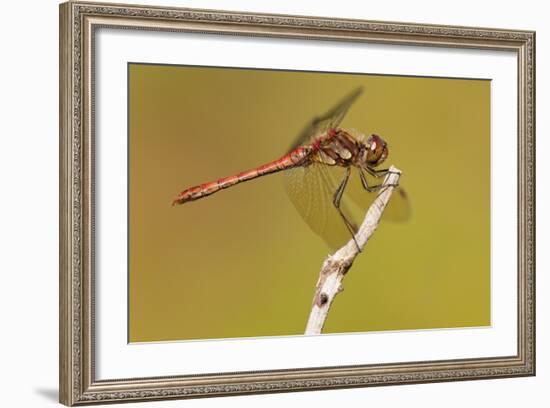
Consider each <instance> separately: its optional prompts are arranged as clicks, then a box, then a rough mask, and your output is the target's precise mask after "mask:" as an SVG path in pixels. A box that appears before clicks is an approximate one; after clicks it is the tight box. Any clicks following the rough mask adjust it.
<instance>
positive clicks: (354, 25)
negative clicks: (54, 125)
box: [59, 1, 535, 406]
mask: <svg viewBox="0 0 550 408" xmlns="http://www.w3.org/2000/svg"><path fill="white" fill-rule="evenodd" d="M105 27H107V28H110V29H117V30H118V29H120V30H142V31H145V32H163V33H169V32H175V33H200V34H216V35H231V36H237V37H239V38H241V37H242V38H249V37H255V38H284V39H300V40H308V41H309V40H311V41H314V40H323V41H334V42H335V43H337V44H340V43H344V44H346V43H348V44H349V43H373V44H381V45H388V46H391V45H395V46H420V47H424V46H429V47H441V48H445V49H449V50H454V49H456V50H464V49H466V50H471V49H474V50H493V51H495V50H496V51H506V52H511V53H514V54H515V55H516V57H517V73H518V75H517V108H518V110H517V123H518V126H517V163H518V166H517V193H518V194H517V205H518V207H517V226H518V228H517V305H516V306H517V352H516V353H515V354H513V355H504V356H502V355H494V356H490V357H481V358H464V359H463V358H460V359H445V360H429V361H415V362H402V363H401V362H388V363H384V364H361V363H358V364H355V365H341V366H326V367H324V366H322V365H319V366H315V367H307V368H300V369H296V368H288V369H275V370H259V371H239V372H236V371H235V370H234V371H231V370H228V371H227V372H225V371H224V372H217V373H209V374H202V373H195V374H186V375H176V376H163V375H161V376H151V377H132V378H113V379H103V378H101V379H99V378H97V375H96V368H97V367H96V364H97V363H96V356H97V353H98V350H97V348H96V342H95V338H96V323H97V322H96V316H95V305H96V297H97V295H98V293H97V287H96V283H97V281H96V275H95V273H96V269H95V268H96V252H95V243H94V242H95V211H96V208H95V194H96V190H97V188H98V187H99V186H97V185H96V176H95V167H94V166H95V163H96V160H97V159H98V158H97V157H96V151H95V142H96V136H95V132H96V122H95V119H94V115H95V109H96V106H95V99H94V98H95V88H94V86H95V47H96V43H95V36H96V32H97V30H99V29H101V28H105ZM59 256H60V258H59V259H60V332H59V335H60V382H59V383H60V402H62V403H63V404H65V405H69V406H72V405H80V404H91V403H108V402H130V401H148V400H158V399H177V398H193V397H205V396H222V395H238V394H254V393H270V392H282V391H305V390H319V389H336V388H349V387H364V386H375V385H392V384H408V383H424V382H434V381H452V380H470V379H487V378H504V377H519V376H532V375H535V33H534V32H532V31H518V30H506V29H489V28H471V27H456V26H439V25H424V24H413V23H396V22H375V21H362V20H346V19H332V18H320V17H304V16H288V15H268V14H252V13H240V12H229V11H214V10H196V9H182V8H168V7H150V6H135V5H114V4H112V5H111V4H110V5H107V4H101V3H88V2H72V1H71V2H67V3H63V4H61V5H60V255H59Z"/></svg>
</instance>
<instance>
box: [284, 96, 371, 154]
mask: <svg viewBox="0 0 550 408" xmlns="http://www.w3.org/2000/svg"><path fill="white" fill-rule="evenodd" d="M362 92H363V89H362V88H357V89H355V90H354V91H353V92H351V93H350V94H349V95H347V96H346V97H345V98H344V99H342V100H341V101H340V102H339V103H338V104H337V105H336V106H334V107H333V108H332V109H330V110H329V111H328V112H326V113H325V114H323V115H320V116H318V117H316V118H314V119H313V120H312V121H311V122H310V123H308V124H307V125H306V127H305V128H304V129H303V130H302V132H301V133H300V134H299V135H298V137H297V138H296V139H295V140H294V143H293V144H292V146H290V149H289V151H291V150H293V149H295V148H296V147H298V146H301V145H303V144H305V143H307V142H309V141H310V140H311V139H312V138H313V137H315V136H317V135H319V134H321V133H324V132H326V131H327V130H328V129H331V128H332V129H334V128H337V127H338V126H339V125H340V123H341V122H342V120H343V119H344V116H346V113H347V112H348V110H349V108H350V107H351V105H353V103H354V102H355V100H356V99H357V98H358V97H359V95H361V93H362Z"/></svg>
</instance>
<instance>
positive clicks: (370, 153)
mask: <svg viewBox="0 0 550 408" xmlns="http://www.w3.org/2000/svg"><path fill="white" fill-rule="evenodd" d="M365 146H366V148H367V154H366V162H367V164H368V165H369V166H372V167H376V166H378V165H380V164H382V163H383V162H384V160H386V158H387V157H388V153H389V151H388V144H387V143H386V141H385V140H384V139H382V138H381V137H380V136H378V135H375V134H372V135H370V136H369V138H368V139H367V142H366V143H365Z"/></svg>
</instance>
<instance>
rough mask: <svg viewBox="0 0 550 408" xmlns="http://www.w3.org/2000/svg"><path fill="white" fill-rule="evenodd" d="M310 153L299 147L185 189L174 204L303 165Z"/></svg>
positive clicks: (196, 198)
mask: <svg viewBox="0 0 550 408" xmlns="http://www.w3.org/2000/svg"><path fill="white" fill-rule="evenodd" d="M308 155H309V150H308V149H307V148H305V147H298V148H296V149H294V150H293V151H291V152H290V153H288V154H286V155H284V156H283V157H281V158H280V159H278V160H275V161H272V162H269V163H266V164H264V165H262V166H259V167H256V168H253V169H250V170H246V171H243V172H241V173H238V174H235V175H233V176H228V177H222V178H220V179H218V180H216V181H212V182H210V183H204V184H200V185H198V186H194V187H190V188H188V189H186V190H183V191H182V192H181V193H180V194H178V196H177V197H176V199H175V200H174V201H173V202H172V205H175V204H183V203H186V202H188V201H194V200H198V199H199V198H203V197H207V196H209V195H211V194H214V193H216V192H218V191H220V190H223V189H226V188H228V187H231V186H234V185H235V184H238V183H242V182H244V181H248V180H252V179H255V178H257V177H260V176H264V175H266V174H271V173H276V172H278V171H282V170H286V169H290V168H292V167H296V166H300V165H303V164H304V161H305V160H307V158H308Z"/></svg>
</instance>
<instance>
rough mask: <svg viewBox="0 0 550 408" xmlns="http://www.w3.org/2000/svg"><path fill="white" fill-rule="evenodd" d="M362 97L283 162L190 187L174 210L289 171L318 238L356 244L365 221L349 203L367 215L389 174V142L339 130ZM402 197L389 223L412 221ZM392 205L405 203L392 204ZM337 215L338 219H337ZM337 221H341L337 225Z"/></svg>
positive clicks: (310, 130)
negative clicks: (354, 179)
mask: <svg viewBox="0 0 550 408" xmlns="http://www.w3.org/2000/svg"><path fill="white" fill-rule="evenodd" d="M361 92H362V90H361V88H359V89H356V90H355V91H353V92H352V93H351V94H349V95H348V96H347V97H346V98H344V99H343V100H342V101H341V102H340V103H338V104H337V105H336V106H335V107H334V108H333V109H331V110H330V111H328V112H327V113H325V114H324V115H321V116H319V117H317V118H315V119H314V120H313V121H312V122H311V123H310V124H308V125H307V126H306V128H305V129H304V130H303V131H302V133H301V134H300V135H299V137H298V138H297V139H296V142H295V143H294V144H293V146H292V147H291V149H290V151H289V152H288V153H287V154H285V155H284V156H282V157H281V158H279V159H277V160H275V161H272V162H269V163H266V164H264V165H262V166H259V167H256V168H253V169H250V170H246V171H243V172H241V173H238V174H235V175H233V176H229V177H223V178H220V179H218V180H216V181H212V182H209V183H204V184H200V185H197V186H194V187H190V188H187V189H186V190H183V191H182V192H181V193H180V194H178V196H177V197H176V198H175V199H174V201H173V203H172V205H176V204H183V203H186V202H188V201H194V200H198V199H199V198H203V197H207V196H209V195H211V194H214V193H216V192H218V191H220V190H223V189H225V188H228V187H231V186H234V185H236V184H239V183H242V182H244V181H248V180H252V179H255V178H258V177H261V176H265V175H267V174H271V173H276V172H279V171H283V170H284V171H285V173H286V174H287V177H286V189H287V193H288V195H289V197H290V199H291V201H292V203H293V204H294V206H295V207H296V209H297V210H298V212H299V213H300V215H301V216H302V218H303V219H304V220H305V221H306V222H307V224H308V225H309V226H310V228H311V229H312V230H313V231H314V232H315V233H316V234H317V235H319V236H320V237H321V238H323V239H324V240H325V241H326V242H327V243H328V244H329V245H330V246H331V247H333V248H337V247H339V246H340V245H341V244H342V243H343V242H345V240H347V239H349V236H350V234H351V237H353V239H354V240H355V233H356V232H357V225H358V222H356V220H360V218H356V219H354V216H353V211H351V210H350V209H348V208H347V207H348V204H347V201H349V202H350V203H349V204H351V205H353V204H354V205H355V206H356V207H358V209H359V210H362V212H359V213H357V212H356V215H358V214H363V215H364V210H365V209H366V208H368V205H369V202H370V201H372V199H373V198H374V197H373V196H374V195H373V194H365V193H370V192H374V191H377V190H379V189H380V188H381V184H380V183H377V182H376V179H380V178H381V177H383V176H385V175H386V174H387V173H388V169H377V168H378V166H380V165H381V164H382V163H383V162H384V161H385V160H386V158H387V157H388V152H389V150H388V145H387V143H386V142H385V141H384V139H382V138H381V137H380V136H378V135H376V134H372V135H370V136H369V137H368V138H366V137H365V136H364V135H361V134H357V133H356V132H354V131H351V130H344V129H341V128H340V127H339V126H340V123H341V122H342V120H343V119H344V116H345V115H346V113H347V111H348V110H349V108H350V107H351V105H352V104H353V103H354V102H355V100H356V99H357V98H358V97H359V95H360V94H361ZM354 171H355V174H356V175H358V176H359V182H356V183H350V182H349V181H350V179H351V178H352V177H353V175H354ZM369 177H370V178H371V181H369ZM351 185H354V187H355V188H351ZM357 187H360V188H357ZM398 192H399V194H395V195H394V197H392V199H391V200H390V204H391V205H388V207H387V208H386V211H385V213H384V218H390V219H392V220H394V221H403V220H404V219H406V218H408V212H409V211H408V209H409V207H408V200H407V197H406V194H405V192H404V190H402V189H398ZM344 195H345V197H346V199H345V200H343V197H344ZM344 201H345V202H346V203H345V202H344ZM393 201H400V203H398V204H397V205H393V204H392V202H393ZM352 203H353V204H352ZM334 214H338V215H339V216H337V217H334V216H333V215H334ZM335 218H336V220H338V219H339V220H340V221H339V222H336V221H335ZM342 221H343V222H342ZM343 226H345V229H344V228H343ZM346 230H347V231H346ZM346 237H347V238H346ZM356 243H357V241H356Z"/></svg>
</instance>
